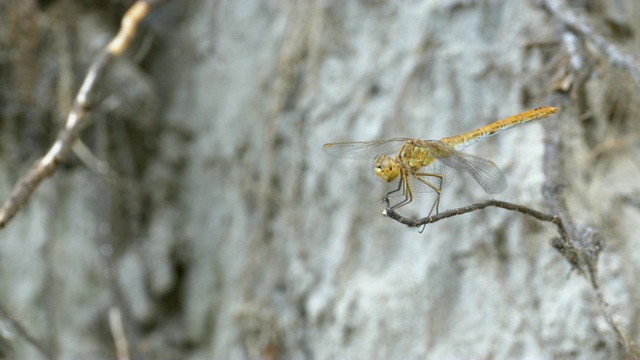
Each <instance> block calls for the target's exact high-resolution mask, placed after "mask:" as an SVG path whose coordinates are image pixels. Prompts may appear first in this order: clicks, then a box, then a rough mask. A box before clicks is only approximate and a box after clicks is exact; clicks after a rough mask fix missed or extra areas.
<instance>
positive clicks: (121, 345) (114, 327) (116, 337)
mask: <svg viewBox="0 0 640 360" xmlns="http://www.w3.org/2000/svg"><path fill="white" fill-rule="evenodd" d="M109 328H110V329H111V336H113V341H114V343H115V345H116V353H117V354H118V360H129V343H128V342H127V336H126V335H125V332H124V325H123V324H122V312H121V311H120V309H118V308H117V307H115V306H114V307H112V308H110V309H109Z"/></svg>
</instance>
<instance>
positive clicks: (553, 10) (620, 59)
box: [541, 0, 640, 84]
mask: <svg viewBox="0 0 640 360" xmlns="http://www.w3.org/2000/svg"><path fill="white" fill-rule="evenodd" d="M541 5H542V8H543V9H545V10H546V11H547V12H549V13H550V14H551V15H552V16H553V17H555V18H556V19H558V21H560V23H562V24H563V25H564V26H566V27H567V29H569V30H570V31H572V32H574V33H575V34H577V35H579V36H581V37H583V38H584V39H587V40H589V41H591V42H592V43H593V44H594V45H595V46H596V47H597V48H598V49H599V50H600V51H601V52H602V53H603V54H604V55H605V56H606V57H607V59H609V62H610V63H611V64H612V65H614V66H618V67H620V68H622V69H624V70H626V71H628V72H629V73H630V74H631V76H632V77H633V79H634V80H635V81H636V83H639V84H640V61H638V59H636V58H635V57H634V56H632V55H630V54H625V53H624V52H623V51H622V50H621V49H620V48H618V46H616V45H614V44H613V43H612V42H611V41H609V40H608V39H607V38H605V37H604V36H602V35H600V34H599V33H598V32H596V31H595V30H594V29H593V28H592V27H591V26H589V24H588V21H587V19H586V18H585V16H583V15H581V14H578V13H577V12H576V11H574V10H573V9H572V8H571V7H569V6H567V5H566V1H563V0H542V1H541Z"/></svg>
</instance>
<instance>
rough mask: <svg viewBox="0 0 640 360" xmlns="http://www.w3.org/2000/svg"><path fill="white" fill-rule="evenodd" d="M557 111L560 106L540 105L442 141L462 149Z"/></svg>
mask: <svg viewBox="0 0 640 360" xmlns="http://www.w3.org/2000/svg"><path fill="white" fill-rule="evenodd" d="M557 111H558V108H554V107H551V106H543V107H539V108H537V109H533V110H529V111H525V112H523V113H520V114H517V115H513V116H510V117H508V118H505V119H502V120H498V121H496V122H494V123H492V124H489V125H485V126H483V127H481V128H478V129H475V130H472V131H469V132H467V133H464V134H461V135H456V136H451V137H446V138H444V139H442V140H441V141H442V142H443V143H446V144H449V145H451V146H453V147H454V148H455V149H456V150H462V149H464V148H466V147H468V146H471V145H473V144H475V143H477V142H478V141H480V140H483V139H485V138H487V137H489V136H491V135H494V134H499V133H501V132H503V131H505V130H508V129H511V128H512V127H516V126H519V125H522V124H526V123H528V122H529V121H535V120H540V119H544V118H546V117H548V116H549V115H551V114H553V113H555V112H557Z"/></svg>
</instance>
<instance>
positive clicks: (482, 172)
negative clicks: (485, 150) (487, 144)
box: [439, 151, 507, 194]
mask: <svg viewBox="0 0 640 360" xmlns="http://www.w3.org/2000/svg"><path fill="white" fill-rule="evenodd" d="M439 160H441V161H442V162H443V163H444V164H446V165H447V166H450V167H452V168H456V169H463V170H465V171H466V172H468V173H469V174H470V175H471V176H473V178H474V179H475V180H476V181H477V182H478V184H480V186H481V187H482V188H483V189H484V191H486V192H487V193H489V194H497V193H500V192H502V191H503V190H504V189H505V188H506V187H507V179H506V178H505V177H504V174H503V173H502V170H500V168H498V166H497V165H496V164H494V163H493V162H492V161H489V160H485V159H482V158H479V157H477V156H473V155H469V154H465V153H461V152H458V151H453V152H451V154H450V155H449V156H447V157H442V158H439Z"/></svg>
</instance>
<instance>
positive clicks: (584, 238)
mask: <svg viewBox="0 0 640 360" xmlns="http://www.w3.org/2000/svg"><path fill="white" fill-rule="evenodd" d="M561 124H562V122H560V121H555V122H554V121H550V122H547V123H545V124H543V129H544V132H545V146H544V160H543V162H542V163H543V172H544V174H545V178H546V180H545V184H544V185H543V189H542V190H543V191H542V193H543V197H544V200H545V202H546V204H547V207H548V208H549V209H550V211H552V212H554V213H556V214H558V217H559V218H560V219H561V221H562V223H564V225H565V229H566V231H567V235H568V236H567V237H564V238H561V239H556V240H554V242H553V246H554V247H555V248H556V249H558V250H559V251H560V252H561V253H562V254H563V255H564V257H565V258H566V259H567V260H568V261H569V263H571V265H572V266H573V267H574V268H577V269H579V270H580V271H581V272H582V273H583V274H586V277H587V279H588V281H589V284H590V285H591V289H592V290H593V291H594V294H595V297H596V300H597V303H598V307H599V308H600V311H601V312H602V314H603V316H604V318H605V321H606V322H607V324H608V325H609V326H610V327H611V329H612V330H613V332H614V334H615V335H616V339H617V340H618V342H619V343H620V344H621V345H622V346H623V347H624V349H625V351H626V353H627V355H628V357H629V358H631V359H640V350H639V349H638V347H637V346H636V345H635V344H634V343H633V342H631V341H629V338H628V337H627V336H626V335H625V334H624V333H623V332H622V330H621V329H620V326H619V325H618V323H617V322H616V321H615V319H614V318H613V315H612V314H611V310H610V309H609V305H608V304H607V302H606V301H605V299H604V295H603V294H602V291H601V290H600V285H599V282H598V257H599V255H600V252H601V251H602V249H604V245H605V239H604V238H603V237H602V236H601V235H600V234H599V232H598V231H597V230H596V229H594V228H592V227H588V226H579V225H577V224H576V223H575V221H574V219H573V216H572V215H571V212H570V211H569V208H568V206H567V203H566V201H565V197H564V193H563V190H564V189H565V188H566V184H567V182H566V180H565V179H564V176H563V174H562V169H564V168H565V166H564V163H563V159H564V158H565V156H563V152H564V147H563V144H564V143H563V139H562V134H563V131H562V129H561V126H562V125H561Z"/></svg>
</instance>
